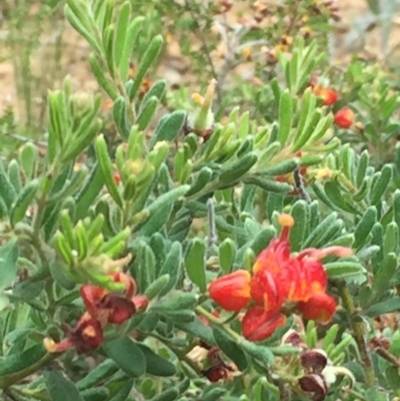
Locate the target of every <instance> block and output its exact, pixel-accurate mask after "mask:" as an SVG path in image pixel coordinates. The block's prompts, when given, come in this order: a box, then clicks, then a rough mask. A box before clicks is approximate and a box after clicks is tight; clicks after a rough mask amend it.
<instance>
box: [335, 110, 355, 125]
mask: <svg viewBox="0 0 400 401" xmlns="http://www.w3.org/2000/svg"><path fill="white" fill-rule="evenodd" d="M334 121H335V124H336V125H338V126H339V127H340V128H350V127H351V126H352V125H353V123H354V112H353V110H351V109H350V108H349V107H343V108H342V109H340V110H339V111H338V112H336V114H335V117H334Z"/></svg>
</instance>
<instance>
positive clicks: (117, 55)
mask: <svg viewBox="0 0 400 401" xmlns="http://www.w3.org/2000/svg"><path fill="white" fill-rule="evenodd" d="M131 11H132V10H131V3H130V2H129V1H125V2H124V3H123V4H122V7H121V9H120V11H119V18H118V23H117V32H116V35H114V46H113V47H114V63H115V65H116V66H120V64H121V59H122V55H123V52H124V47H125V42H126V38H127V33H128V24H129V20H130V17H131Z"/></svg>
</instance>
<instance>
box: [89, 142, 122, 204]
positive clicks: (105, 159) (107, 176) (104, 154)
mask: <svg viewBox="0 0 400 401" xmlns="http://www.w3.org/2000/svg"><path fill="white" fill-rule="evenodd" d="M95 148H96V154H97V160H98V162H99V166H100V170H101V173H102V175H103V179H104V182H105V184H106V186H107V189H108V191H109V193H110V195H111V197H112V198H113V199H114V201H115V203H116V204H117V205H118V206H120V207H122V198H121V195H120V194H119V192H118V187H117V184H116V183H115V181H114V175H113V168H112V163H111V160H110V157H109V155H108V150H107V144H106V141H105V139H104V136H103V135H100V136H99V137H98V138H97V139H96V142H95Z"/></svg>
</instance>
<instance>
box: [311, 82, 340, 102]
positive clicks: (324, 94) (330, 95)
mask: <svg viewBox="0 0 400 401" xmlns="http://www.w3.org/2000/svg"><path fill="white" fill-rule="evenodd" d="M313 93H314V95H316V96H318V97H320V98H322V99H323V101H324V102H323V105H324V106H332V105H334V104H335V103H336V102H337V100H338V99H339V95H338V93H337V92H335V91H334V90H333V89H330V88H323V87H321V86H319V85H315V86H314V87H313Z"/></svg>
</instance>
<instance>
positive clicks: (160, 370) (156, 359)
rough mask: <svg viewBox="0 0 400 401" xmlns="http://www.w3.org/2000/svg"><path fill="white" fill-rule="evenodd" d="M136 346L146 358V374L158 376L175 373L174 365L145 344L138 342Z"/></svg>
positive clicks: (167, 375)
mask: <svg viewBox="0 0 400 401" xmlns="http://www.w3.org/2000/svg"><path fill="white" fill-rule="evenodd" d="M138 347H139V348H140V350H141V351H142V352H143V355H144V357H145V359H146V372H147V373H148V374H150V375H154V376H158V377H169V376H174V375H175V374H176V368H175V366H174V365H173V364H172V363H171V362H169V361H168V360H167V359H165V358H162V357H161V356H159V355H158V354H156V353H155V352H153V351H152V350H151V349H150V348H149V347H147V346H146V345H143V344H138Z"/></svg>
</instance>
